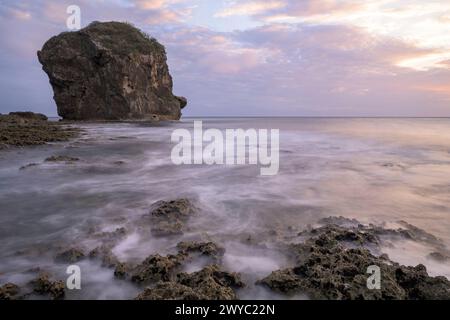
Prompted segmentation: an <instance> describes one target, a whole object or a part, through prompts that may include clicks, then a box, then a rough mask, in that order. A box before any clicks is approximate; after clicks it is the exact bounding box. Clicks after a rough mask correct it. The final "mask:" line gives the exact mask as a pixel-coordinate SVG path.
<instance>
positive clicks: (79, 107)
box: [38, 22, 186, 120]
mask: <svg viewBox="0 0 450 320" xmlns="http://www.w3.org/2000/svg"><path fill="white" fill-rule="evenodd" d="M38 58H39V62H40V63H41V64H42V66H43V70H44V71H45V72H46V73H47V75H48V77H49V79H50V84H51V85H52V88H53V92H54V99H55V102H56V105H57V107H58V114H59V115H60V116H61V117H63V119H67V120H123V119H152V118H155V116H156V117H157V118H158V119H162V120H163V119H179V118H180V116H181V108H182V107H183V106H185V105H186V99H184V98H182V97H176V96H174V95H173V93H172V87H173V84H172V77H171V76H170V74H169V68H168V66H167V63H166V60H167V59H166V52H165V49H164V46H162V45H161V44H160V43H158V41H156V40H155V39H153V38H150V37H149V36H147V35H146V34H144V33H143V32H141V31H140V30H138V29H136V28H135V27H133V26H132V25H130V24H128V23H119V22H93V23H91V24H90V25H89V26H87V27H86V28H83V29H81V30H79V31H76V32H63V33H61V34H60V35H58V36H55V37H52V38H51V39H50V40H48V41H47V42H46V43H45V44H44V46H43V47H42V50H41V51H38Z"/></svg>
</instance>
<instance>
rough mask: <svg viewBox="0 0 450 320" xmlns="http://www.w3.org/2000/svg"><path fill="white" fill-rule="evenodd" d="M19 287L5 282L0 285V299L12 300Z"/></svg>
mask: <svg viewBox="0 0 450 320" xmlns="http://www.w3.org/2000/svg"><path fill="white" fill-rule="evenodd" d="M19 291H20V288H19V286H18V285H16V284H14V283H6V284H4V285H3V286H1V287H0V300H13V299H16V296H17V294H18V293H19Z"/></svg>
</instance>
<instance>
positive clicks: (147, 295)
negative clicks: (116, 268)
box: [136, 281, 206, 300]
mask: <svg viewBox="0 0 450 320" xmlns="http://www.w3.org/2000/svg"><path fill="white" fill-rule="evenodd" d="M202 299H203V300H204V299H206V297H204V296H202V295H201V294H199V293H197V292H195V291H194V290H193V289H192V288H190V287H188V286H185V285H182V284H180V283H178V282H174V281H170V282H158V283H157V284H156V286H155V287H154V288H146V289H145V290H144V291H143V292H142V293H140V294H139V295H138V296H137V297H136V300H202Z"/></svg>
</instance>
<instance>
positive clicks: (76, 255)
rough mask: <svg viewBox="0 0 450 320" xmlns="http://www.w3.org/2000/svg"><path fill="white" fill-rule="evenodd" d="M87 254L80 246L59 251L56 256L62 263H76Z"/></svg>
mask: <svg viewBox="0 0 450 320" xmlns="http://www.w3.org/2000/svg"><path fill="white" fill-rule="evenodd" d="M84 257H85V255H84V253H83V251H82V250H81V249H79V248H70V249H68V250H64V251H62V252H59V253H57V254H56V256H55V261H57V262H62V263H75V262H78V261H80V260H82V259H84Z"/></svg>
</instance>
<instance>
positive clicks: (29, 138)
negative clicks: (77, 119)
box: [0, 112, 80, 150]
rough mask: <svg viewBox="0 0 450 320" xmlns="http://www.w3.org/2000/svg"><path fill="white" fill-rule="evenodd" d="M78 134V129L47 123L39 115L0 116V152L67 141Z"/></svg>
mask: <svg viewBox="0 0 450 320" xmlns="http://www.w3.org/2000/svg"><path fill="white" fill-rule="evenodd" d="M79 133H80V130H79V129H78V128H75V127H73V126H70V125H66V124H61V123H58V122H52V121H48V118H47V117H46V116H45V115H43V114H40V113H33V112H11V113H9V114H8V115H2V114H0V150H1V149H5V148H9V147H14V146H15V147H23V146H32V145H42V144H45V143H48V142H61V141H68V140H69V139H72V138H75V137H77V136H78V134H79Z"/></svg>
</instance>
